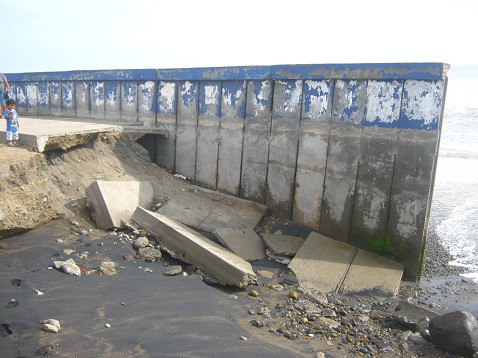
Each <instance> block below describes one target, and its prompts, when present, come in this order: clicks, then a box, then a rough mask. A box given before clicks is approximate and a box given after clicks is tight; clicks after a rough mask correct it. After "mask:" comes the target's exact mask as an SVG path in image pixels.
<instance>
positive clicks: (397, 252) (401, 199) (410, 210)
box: [386, 130, 438, 277]
mask: <svg viewBox="0 0 478 358" xmlns="http://www.w3.org/2000/svg"><path fill="white" fill-rule="evenodd" d="M437 140H438V132H436V131H410V130H401V131H400V132H399V139H398V154H397V157H396V160H395V167H394V173H393V186H392V192H391V203H390V213H389V217H388V223H387V233H386V235H387V236H386V241H387V243H389V245H390V246H391V247H392V249H393V253H392V256H394V257H395V259H396V260H397V261H399V262H401V263H402V264H404V266H405V274H406V275H407V276H409V277H417V275H418V273H419V270H420V260H417V259H416V258H417V257H421V254H422V250H423V249H424V244H425V240H424V238H425V237H424V236H425V235H426V228H427V225H428V215H429V213H428V208H429V206H428V203H429V201H428V200H429V195H430V190H431V183H432V181H433V175H434V168H435V166H436V156H435V153H436V149H437Z"/></svg>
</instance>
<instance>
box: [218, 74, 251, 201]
mask: <svg viewBox="0 0 478 358" xmlns="http://www.w3.org/2000/svg"><path fill="white" fill-rule="evenodd" d="M245 112H246V81H224V82H223V84H222V102H221V122H220V126H219V155H218V161H217V188H218V189H219V190H222V191H225V192H227V193H230V194H233V195H237V196H238V195H239V191H240V179H241V161H242V139H243V127H244V116H245Z"/></svg>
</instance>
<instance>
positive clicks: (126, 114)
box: [120, 81, 138, 123]
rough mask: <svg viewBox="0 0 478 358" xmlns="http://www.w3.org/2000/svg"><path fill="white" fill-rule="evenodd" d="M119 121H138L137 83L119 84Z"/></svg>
mask: <svg viewBox="0 0 478 358" xmlns="http://www.w3.org/2000/svg"><path fill="white" fill-rule="evenodd" d="M120 93H121V95H120V97H121V112H120V115H121V120H123V121H125V122H133V123H134V122H137V121H138V83H137V82H136V81H122V82H121V90H120Z"/></svg>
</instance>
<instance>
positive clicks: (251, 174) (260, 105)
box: [240, 80, 273, 203]
mask: <svg viewBox="0 0 478 358" xmlns="http://www.w3.org/2000/svg"><path fill="white" fill-rule="evenodd" d="M272 93H273V81H271V80H263V81H248V83H247V97H246V118H245V121H244V144H243V152H242V172H241V191H240V196H241V197H242V198H245V199H249V200H254V201H256V202H258V203H265V198H266V180H267V162H268V159H269V141H270V128H271V118H272Z"/></svg>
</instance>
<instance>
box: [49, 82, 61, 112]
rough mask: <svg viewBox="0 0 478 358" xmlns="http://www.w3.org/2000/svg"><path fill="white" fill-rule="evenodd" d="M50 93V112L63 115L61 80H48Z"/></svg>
mask: <svg viewBox="0 0 478 358" xmlns="http://www.w3.org/2000/svg"><path fill="white" fill-rule="evenodd" d="M48 86H49V95H50V114H51V115H52V116H57V117H59V116H61V85H60V82H56V81H52V82H48Z"/></svg>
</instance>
